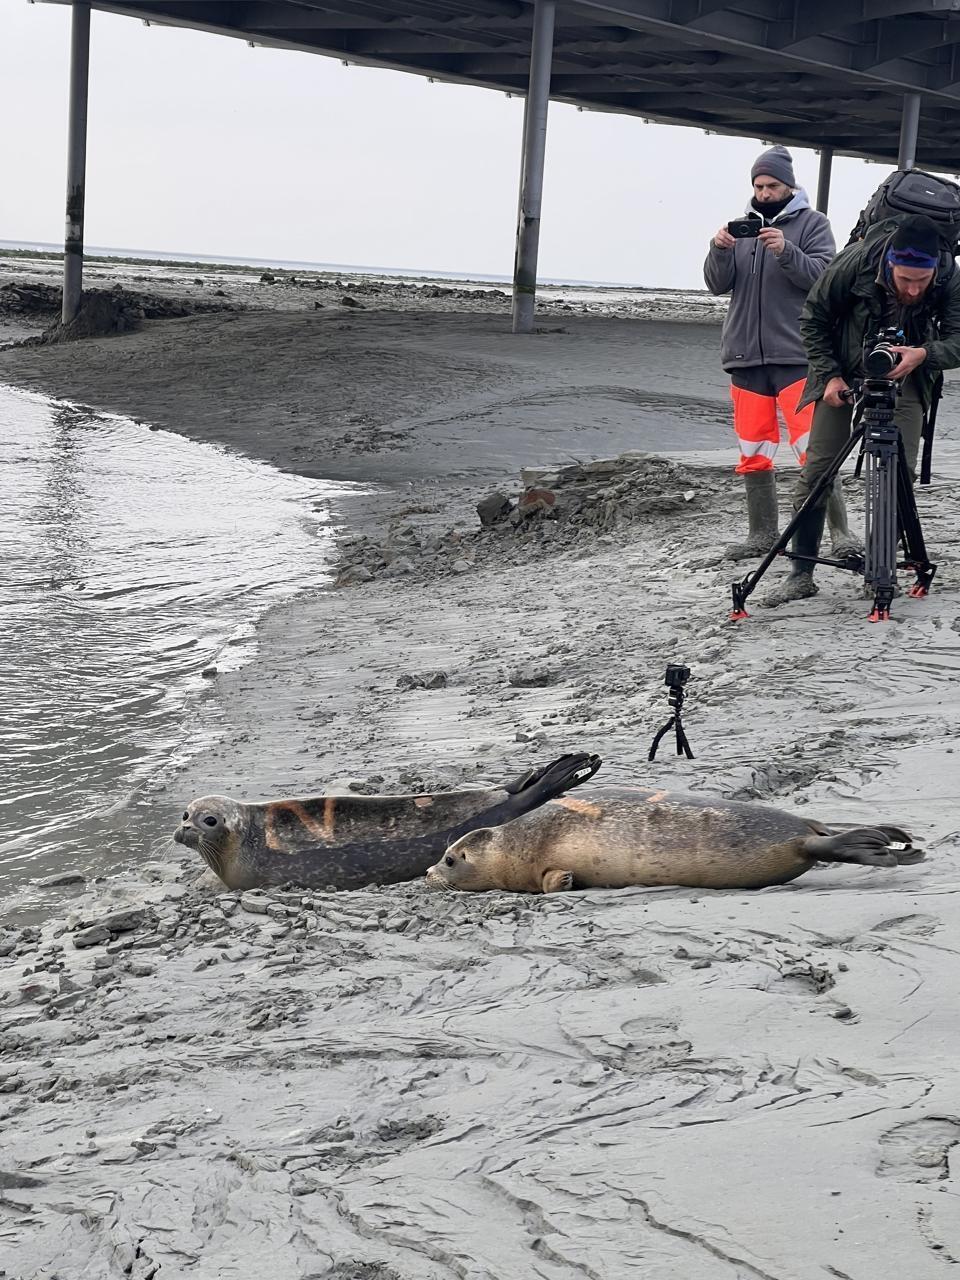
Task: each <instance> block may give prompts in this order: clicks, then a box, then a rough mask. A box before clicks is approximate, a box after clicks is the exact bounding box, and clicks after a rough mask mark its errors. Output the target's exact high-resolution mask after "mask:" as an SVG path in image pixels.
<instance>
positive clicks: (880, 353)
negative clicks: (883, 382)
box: [863, 342, 900, 378]
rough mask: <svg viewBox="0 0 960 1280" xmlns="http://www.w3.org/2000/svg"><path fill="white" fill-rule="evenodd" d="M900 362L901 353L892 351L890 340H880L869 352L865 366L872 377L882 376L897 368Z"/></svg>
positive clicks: (865, 369) (865, 359) (864, 362)
mask: <svg viewBox="0 0 960 1280" xmlns="http://www.w3.org/2000/svg"><path fill="white" fill-rule="evenodd" d="M899 363H900V355H899V353H898V352H896V351H892V350H891V349H890V344H889V343H888V342H878V343H877V345H876V346H875V347H874V348H873V349H872V350H871V351H868V352H867V354H866V356H865V358H864V361H863V367H864V371H865V372H866V373H868V374H870V375H871V376H872V377H875V378H877V377H879V378H882V377H884V376H885V375H886V374H888V373H890V371H891V370H893V369H895V368H896V367H897V365H898V364H899Z"/></svg>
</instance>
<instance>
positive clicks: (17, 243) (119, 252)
mask: <svg viewBox="0 0 960 1280" xmlns="http://www.w3.org/2000/svg"><path fill="white" fill-rule="evenodd" d="M4 249H29V250H31V251H32V252H34V253H63V245H62V244H47V243H46V242H45V241H43V240H0V252H2V251H3V250H4ZM84 252H85V253H87V254H89V255H90V256H91V257H97V258H146V259H150V260H151V261H154V262H189V263H222V264H223V265H225V266H230V267H283V268H286V269H287V270H290V269H291V268H297V269H298V270H300V271H334V272H338V273H342V274H344V275H368V276H409V277H411V278H412V279H423V278H425V279H428V280H472V281H478V280H479V281H484V282H485V283H489V284H511V283H512V280H513V277H512V276H498V275H487V274H485V273H484V272H482V271H439V270H436V269H434V268H427V267H371V266H358V265H357V264H356V263H349V262H301V261H299V260H296V259H286V258H228V257H226V256H224V255H223V254H217V253H192V252H191V253H188V252H184V253H166V252H164V251H163V250H162V249H116V248H111V247H109V246H106V245H97V244H88V245H85V246H84ZM540 283H541V284H561V285H584V286H587V287H589V288H594V289H597V288H599V289H603V288H615V289H642V288H645V286H644V285H639V284H633V283H631V282H630V281H627V280H572V279H566V278H564V277H561V276H541V277H540ZM660 292H663V290H660ZM667 292H670V291H669V290H667Z"/></svg>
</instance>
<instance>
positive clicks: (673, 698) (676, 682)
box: [647, 662, 693, 760]
mask: <svg viewBox="0 0 960 1280" xmlns="http://www.w3.org/2000/svg"><path fill="white" fill-rule="evenodd" d="M689 678H690V668H689V667H681V666H677V665H675V664H674V663H672V662H671V663H670V665H669V666H668V667H667V674H666V675H665V676H664V677H663V683H664V684H665V685H667V687H668V688H669V690H670V694H669V696H668V698H667V701H668V702H669V704H670V708H671V710H672V711H673V715H672V716H671V717H670V719H669V720H668V721H667V723H666V724H665V725H664V726H663V728H662V729H658V730H657V734H656V737H655V738H654V739H653V742H652V743H651V744H650V753H649V755H648V756H647V759H648V760H652V759H653V758H654V756H655V755H656V754H657V747H659V745H660V741H661V739H662V738H663V737H664V735H665V734H667V733H669V732H670V730H671V729H676V731H677V755H678V756H681V755H686V757H687V759H688V760H692V759H693V752H692V751H691V750H690V743H689V742H688V741H687V735H686V734H685V733H684V731H683V724H682V722H681V719H680V717H681V715H682V713H683V686H684V685H685V684H686V683H687V681H688V680H689Z"/></svg>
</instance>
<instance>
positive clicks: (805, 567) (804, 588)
mask: <svg viewBox="0 0 960 1280" xmlns="http://www.w3.org/2000/svg"><path fill="white" fill-rule="evenodd" d="M826 515H827V512H826V508H825V507H814V509H813V510H812V511H807V512H806V513H805V515H804V517H803V519H802V520H801V521H800V523H799V525H797V528H796V531H795V532H794V535H793V542H792V543H791V547H790V549H791V551H792V552H793V554H794V555H797V556H816V555H819V554H820V539H821V538H822V537H823V526H824V522H825V520H826ZM791 564H792V565H793V568H792V569H791V570H790V573H789V574H788V576H787V577H786V578H785V579H784V580H783V582H781V584H780V585H779V587H774V588H773V590H772V591H768V592H767V594H766V595H765V596H764V597H763V599H762V600H761V602H760V603H761V604H763V605H765V606H766V607H767V608H768V609H776V608H777V607H778V606H779V605H782V604H788V603H789V602H790V601H791V600H806V599H807V598H808V597H809V596H815V595H816V594H817V592H818V591H819V589H820V588H819V587H818V586H817V584H816V583H815V582H814V580H813V570H814V568H815V566H814V565H813V564H811V562H810V561H809V560H792V561H791Z"/></svg>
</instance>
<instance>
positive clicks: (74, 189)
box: [62, 0, 90, 324]
mask: <svg viewBox="0 0 960 1280" xmlns="http://www.w3.org/2000/svg"><path fill="white" fill-rule="evenodd" d="M89 71H90V5H89V4H87V3H80V2H79V0H74V5H73V20H72V23H71V30H70V101H69V108H68V110H69V115H68V123H67V226H66V234H65V236H64V243H63V309H62V319H63V323H64V324H67V323H69V321H71V320H72V319H73V318H74V316H75V315H76V314H77V312H78V311H79V310H80V295H81V293H82V291H83V202H84V190H85V185H86V168H87V90H88V87H89V80H90V77H89Z"/></svg>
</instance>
